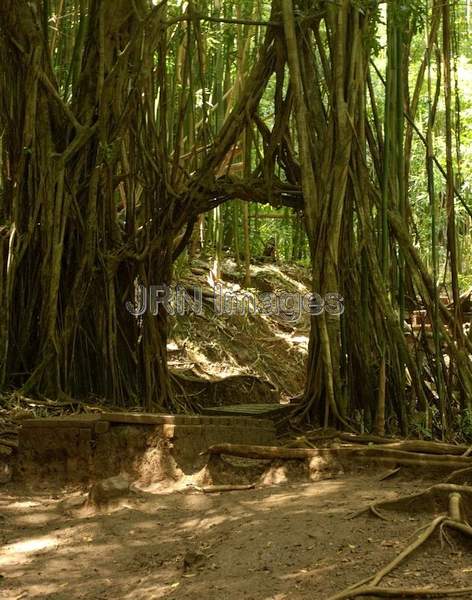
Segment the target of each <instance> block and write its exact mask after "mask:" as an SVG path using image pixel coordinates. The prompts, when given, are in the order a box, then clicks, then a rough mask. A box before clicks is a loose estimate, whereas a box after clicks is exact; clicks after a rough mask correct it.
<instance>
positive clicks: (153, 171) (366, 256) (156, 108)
mask: <svg viewBox="0 0 472 600" xmlns="http://www.w3.org/2000/svg"><path fill="white" fill-rule="evenodd" d="M384 7H385V3H379V2H377V1H375V0H357V1H355V2H354V0H339V1H338V2H332V1H331V0H319V1H312V0H299V1H297V2H294V0H273V2H272V4H271V6H270V11H269V7H268V6H267V3H264V2H246V3H244V5H242V7H236V8H235V10H236V11H237V13H236V15H234V14H233V13H232V12H230V13H228V5H227V3H222V2H220V1H219V0H214V1H213V2H206V1H203V0H202V1H199V2H194V1H190V2H187V3H185V4H184V5H182V6H181V3H173V2H166V1H165V0H164V1H162V2H151V1H149V0H133V1H130V0H114V1H113V2H111V1H109V0H102V1H100V0H31V1H29V2H27V1H26V0H3V2H2V5H1V6H0V58H1V62H0V86H1V89H0V121H1V124H2V142H1V143H2V158H1V168H2V172H1V192H2V196H1V206H0V226H1V229H0V275H1V276H0V309H1V312H2V317H3V318H2V321H1V323H0V363H1V372H0V376H1V384H2V385H3V386H4V387H12V386H15V387H22V388H23V389H24V390H26V391H29V392H32V393H33V392H34V393H39V394H43V395H49V396H53V397H58V398H61V397H64V396H83V395H85V394H95V395H99V396H105V397H108V398H112V399H113V400H114V401H116V402H120V403H122V404H123V405H132V404H140V403H144V404H145V406H146V407H147V408H148V409H157V408H163V407H165V408H166V409H178V408H180V407H177V406H176V405H175V403H174V401H173V398H172V391H171V385H170V381H169V374H168V370H167V359H166V334H167V323H166V315H165V312H163V311H160V312H159V314H158V315H157V317H156V316H153V315H150V314H145V315H143V317H142V318H140V319H136V318H133V317H132V316H131V315H130V314H129V312H128V311H127V310H126V308H125V302H126V300H129V299H130V298H133V296H134V293H135V290H136V286H137V284H142V285H144V286H149V285H154V284H158V285H159V284H165V283H170V282H171V280H172V267H173V263H174V261H175V260H176V258H177V257H178V255H179V254H180V253H181V252H183V251H184V250H185V248H186V246H187V244H188V242H189V240H190V238H191V235H192V229H193V226H194V224H195V222H196V220H197V219H198V216H199V215H200V214H202V213H204V212H205V211H209V210H212V209H214V208H217V207H218V206H219V205H221V204H222V203H223V202H226V201H228V200H231V199H239V200H244V201H254V202H267V203H270V204H274V205H286V206H288V207H291V208H295V209H297V210H303V214H304V220H305V228H306V232H307V237H308V241H309V248H310V256H311V265H312V285H313V291H314V292H316V293H317V294H320V295H321V296H323V297H325V296H326V294H329V293H338V294H341V295H342V296H343V298H344V300H343V304H344V307H345V311H344V314H343V315H342V316H341V317H333V316H330V315H329V314H328V313H327V312H326V311H325V312H322V313H321V314H320V315H316V316H313V318H312V328H311V336H310V347H309V359H308V365H307V383H306V390H305V397H304V401H303V402H302V404H301V405H300V407H299V409H298V417H299V418H307V419H310V420H312V421H317V422H319V423H320V424H322V425H323V424H324V425H328V424H334V425H336V426H344V427H347V428H354V427H355V423H354V420H353V417H354V415H355V414H358V413H362V414H363V415H364V419H365V420H366V422H368V423H369V424H370V425H371V426H372V427H374V428H376V429H377V430H378V431H379V432H380V433H383V431H384V428H385V421H386V417H388V416H390V415H393V416H395V418H396V420H397V421H398V423H399V424H400V427H401V428H402V429H403V430H404V431H405V430H406V429H407V427H408V414H409V411H410V410H412V409H414V410H421V411H425V412H427V411H428V410H430V409H431V406H432V405H434V404H437V405H438V407H439V408H441V409H442V410H443V413H442V414H443V415H444V419H443V431H444V432H446V431H447V429H448V427H449V425H450V422H451V419H452V413H453V411H454V410H456V409H457V408H460V407H465V406H467V405H468V403H469V402H470V397H471V396H470V394H471V391H472V390H471V386H472V380H471V376H472V372H471V362H470V358H469V353H470V352H471V341H470V339H469V338H468V337H466V336H465V335H464V333H463V329H462V326H461V315H460V303H459V302H458V299H459V296H458V286H457V273H456V271H457V268H456V266H457V265H456V261H457V256H456V252H455V233H454V224H455V213H454V207H455V204H456V202H457V200H458V195H457V192H458V190H457V189H456V186H455V174H454V166H453V159H452V151H453V150H452V147H453V140H452V138H451V137H450V136H449V137H448V138H447V139H448V142H447V153H446V154H447V161H446V162H447V164H446V167H445V168H441V169H440V170H441V173H442V175H443V176H444V181H445V189H446V193H447V203H448V213H447V219H448V257H449V265H450V272H451V276H452V289H453V296H454V299H455V300H456V304H455V310H454V311H452V312H451V311H450V310H448V309H447V308H446V307H445V306H444V305H443V304H442V303H441V302H440V298H439V292H438V289H437V260H436V259H437V257H436V259H435V260H436V262H435V263H434V264H433V267H434V268H433V272H432V273H431V272H430V269H428V268H426V266H425V264H424V263H423V261H422V259H421V258H420V254H419V252H418V250H417V248H415V246H414V245H413V243H412V241H411V235H410V231H411V227H412V216H411V208H410V193H409V185H408V182H409V174H410V167H411V165H410V163H411V152H412V140H413V138H415V140H416V139H418V140H419V143H420V144H421V145H422V146H421V147H422V148H423V151H424V164H425V169H426V171H427V173H428V181H429V184H430V185H429V192H430V201H431V205H432V206H433V209H434V206H435V203H436V196H437V191H436V190H435V189H434V182H435V180H436V179H437V172H438V169H439V167H441V165H438V164H436V162H437V161H436V162H435V159H434V151H433V150H434V149H433V147H432V134H431V133H432V129H433V127H434V126H435V104H437V101H438V100H437V99H438V96H439V95H441V94H442V95H443V96H444V103H445V107H446V115H449V121H448V125H447V126H448V127H449V128H451V119H452V116H451V115H452V108H451V106H452V90H451V72H452V65H451V62H450V57H451V44H452V42H451V31H450V26H451V22H452V19H451V15H450V13H449V7H448V6H446V5H442V4H441V3H439V2H438V1H437V0H435V1H434V2H433V4H432V6H431V8H430V10H429V12H428V14H427V17H426V24H425V23H422V24H421V23H420V22H419V16H418V10H417V9H416V3H408V5H407V6H406V5H405V6H404V5H399V4H398V3H396V2H387V8H386V10H385V15H383V13H382V11H384ZM231 8H234V7H231ZM242 8H244V10H242ZM382 16H385V17H386V20H387V65H386V69H385V74H382V73H380V72H379V71H378V69H377V67H376V65H375V62H374V61H373V57H374V54H375V52H376V51H377V49H378V48H377V33H378V27H379V26H380V25H379V24H380V22H381V21H382V18H381V17H382ZM208 24H211V26H212V28H213V29H212V31H214V34H215V36H216V38H217V40H218V43H219V45H216V46H215V45H214V46H213V47H210V46H209V42H208V39H207V38H208V37H209V36H203V35H202V27H203V26H204V25H205V26H207V25H208ZM223 25H224V27H225V29H224V31H222V30H221V27H222V26H223ZM420 26H421V27H423V29H424V30H425V31H426V33H427V36H426V37H427V43H426V45H425V49H424V58H423V60H422V63H421V68H420V69H419V72H418V74H417V81H416V84H415V85H414V86H413V88H412V89H409V82H408V65H409V53H410V51H411V43H412V39H413V36H414V35H415V33H416V31H417V30H418V28H419V27H420ZM228 31H233V32H235V31H237V32H238V33H237V34H236V33H233V34H232V35H231V37H228V36H227V35H226V33H225V32H228ZM225 36H226V37H225ZM246 42H247V43H246ZM438 54H439V59H438V58H437V55H438ZM436 60H439V62H440V63H441V65H442V70H443V71H444V89H442V88H441V84H439V86H437V89H436V90H435V89H429V93H430V106H429V120H428V126H427V130H426V132H421V131H419V130H418V128H417V127H416V125H415V120H416V117H417V110H418V99H419V97H420V95H421V94H424V91H425V87H427V86H426V79H427V81H428V84H429V88H431V77H428V78H426V73H427V71H428V69H430V68H431V64H432V63H433V62H435V61H436ZM438 77H439V75H438ZM263 97H265V98H266V99H267V98H270V102H271V103H272V105H273V114H272V115H271V118H270V119H269V120H267V119H265V120H264V119H263V118H262V117H261V114H260V111H259V104H260V101H261V98H263ZM415 136H416V137H415ZM237 146H242V147H243V149H244V152H243V156H244V160H243V161H244V169H243V173H242V175H234V174H232V173H231V171H230V169H226V168H225V165H228V164H230V163H231V161H232V156H233V153H235V149H236V147H237ZM442 175H441V176H442ZM435 177H436V179H435ZM433 213H434V210H433ZM434 235H436V234H435V233H433V238H432V239H433V244H434V243H435V238H434ZM418 299H421V302H422V303H423V305H424V306H425V308H426V310H427V312H428V314H429V316H430V319H431V322H432V323H434V344H433V347H431V346H429V345H427V346H426V347H425V348H423V349H422V352H421V356H420V357H419V353H418V354H416V353H415V352H414V351H412V350H411V348H409V347H408V345H407V341H406V339H405V334H404V319H405V310H406V307H407V305H408V303H409V302H411V301H415V302H416V301H417V300H418ZM444 349H445V352H444ZM445 357H447V360H446V358H445ZM426 372H427V374H428V377H430V376H431V377H432V380H433V384H434V390H435V391H434V395H431V393H430V391H431V390H430V388H427V387H426V385H425V378H426Z"/></svg>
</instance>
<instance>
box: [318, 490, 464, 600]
mask: <svg viewBox="0 0 472 600" xmlns="http://www.w3.org/2000/svg"><path fill="white" fill-rule="evenodd" d="M438 488H439V489H440V491H445V490H452V491H451V493H449V495H448V514H447V515H443V516H440V517H436V518H435V519H434V520H433V521H431V523H430V524H429V525H427V526H426V527H423V528H422V529H420V530H419V531H418V532H417V537H416V539H415V540H414V541H413V542H412V543H411V544H409V545H408V546H407V547H406V548H405V549H404V550H403V551H402V552H400V554H399V555H398V556H397V557H396V558H394V559H393V560H392V561H391V562H389V563H388V564H387V565H386V566H385V567H384V568H383V569H381V570H380V571H378V573H376V575H374V576H373V577H370V578H368V579H364V580H363V581H360V582H358V583H356V584H354V585H352V586H350V587H348V588H347V589H345V590H343V591H342V592H339V593H338V594H335V595H334V596H330V597H329V598H328V600H344V599H348V598H356V597H359V596H376V597H379V596H380V597H384V598H443V597H447V598H449V597H453V596H466V595H469V594H472V588H470V587H469V588H463V589H458V588H451V589H444V590H437V589H436V590H432V589H424V588H423V589H406V588H405V589H400V588H397V589H395V588H389V589H382V588H379V587H377V586H378V585H379V584H380V582H381V581H382V580H383V579H384V578H385V577H386V576H387V575H388V574H389V573H391V572H392V571H393V570H394V569H395V568H396V567H398V565H399V564H400V563H401V562H402V561H404V560H405V559H406V558H408V557H409V556H410V555H411V554H412V553H413V552H414V551H415V550H417V549H418V548H419V547H420V546H422V545H423V544H424V543H425V542H426V541H427V540H429V538H430V537H431V536H432V535H433V533H434V532H435V531H436V530H437V529H438V527H439V528H440V532H441V536H442V537H445V536H446V530H447V528H450V529H454V530H456V531H459V532H460V533H462V534H464V535H466V536H468V537H470V538H472V527H471V526H470V525H469V524H468V523H466V522H465V521H463V520H462V506H463V503H462V496H461V493H460V491H459V490H460V489H462V491H464V490H465V491H466V492H467V493H469V494H470V493H471V491H472V490H470V488H469V489H467V488H465V487H464V488H460V486H452V485H448V484H441V485H439V486H433V487H431V488H429V490H426V492H423V494H415V495H414V496H409V497H406V498H399V499H398V500H397V501H394V502H393V504H395V502H397V503H398V502H400V503H402V502H404V501H405V500H407V501H411V499H414V498H420V497H422V496H425V495H428V494H431V493H432V491H433V490H434V491H437V489H438ZM380 504H382V505H384V506H385V505H386V504H387V503H386V502H383V503H379V504H377V505H376V506H379V505H380ZM390 504H392V502H390ZM369 509H370V510H372V507H369V508H368V509H367V510H369Z"/></svg>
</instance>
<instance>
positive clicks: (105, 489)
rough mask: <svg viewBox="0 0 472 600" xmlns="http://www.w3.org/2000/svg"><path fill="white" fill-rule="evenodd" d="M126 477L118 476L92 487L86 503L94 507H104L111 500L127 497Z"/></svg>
mask: <svg viewBox="0 0 472 600" xmlns="http://www.w3.org/2000/svg"><path fill="white" fill-rule="evenodd" d="M130 484H131V482H130V480H129V477H128V475H126V474H123V473H122V474H120V475H116V476H115V477H109V478H108V479H103V480H102V481H99V482H97V483H95V484H94V485H92V487H91V488H90V491H89V493H88V503H89V504H93V505H94V506H104V505H106V504H108V503H110V502H111V501H112V500H118V499H119V498H122V497H124V496H127V495H128V493H129V488H130Z"/></svg>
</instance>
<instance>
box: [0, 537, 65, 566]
mask: <svg viewBox="0 0 472 600" xmlns="http://www.w3.org/2000/svg"><path fill="white" fill-rule="evenodd" d="M58 545H59V540H58V539H57V538H56V537H52V536H51V537H41V538H31V539H29V540H22V541H21V542H15V543H14V544H9V545H7V546H4V547H3V548H2V550H1V553H0V566H6V565H13V564H18V563H20V562H23V561H24V560H25V559H29V557H28V555H29V554H32V553H36V552H41V551H42V550H49V549H51V548H56V547H57V546H58Z"/></svg>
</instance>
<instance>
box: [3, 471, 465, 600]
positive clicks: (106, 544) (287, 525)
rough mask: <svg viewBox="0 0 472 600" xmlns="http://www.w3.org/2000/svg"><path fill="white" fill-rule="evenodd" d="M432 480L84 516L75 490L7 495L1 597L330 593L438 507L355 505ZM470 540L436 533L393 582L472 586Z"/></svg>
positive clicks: (339, 483)
mask: <svg viewBox="0 0 472 600" xmlns="http://www.w3.org/2000/svg"><path fill="white" fill-rule="evenodd" d="M423 487H425V484H424V483H423V484H421V485H420V484H419V483H418V482H416V483H413V484H412V483H411V482H384V483H382V484H379V482H378V476H376V477H375V478H367V477H356V478H354V477H346V478H339V479H335V480H329V481H321V482H318V483H310V484H296V485H295V484H291V485H284V486H277V487H270V488H262V489H257V490H250V491H243V492H231V493H224V494H216V495H204V494H201V493H198V492H195V491H191V492H188V491H186V492H176V491H174V492H173V493H163V492H162V491H160V492H159V491H158V490H154V492H153V493H149V492H148V493H143V494H140V495H136V496H134V497H132V498H130V500H129V501H127V503H126V505H125V506H122V507H121V508H120V509H118V510H115V511H114V512H109V513H102V514H94V515H90V516H87V517H85V516H77V514H74V511H71V510H70V509H69V511H68V510H67V508H65V507H64V501H65V500H66V503H67V502H70V501H71V495H68V496H67V495H64V496H61V497H59V496H50V495H39V494H36V495H27V494H25V493H24V492H22V491H21V490H15V488H13V487H12V488H10V489H5V488H3V493H2V495H1V496H0V527H1V529H0V542H1V549H0V598H2V599H6V598H7V599H19V598H27V599H29V598H48V599H51V600H52V599H54V600H73V599H79V598H80V599H85V598H86V599H90V600H99V599H108V598H109V599H111V598H114V599H115V598H120V599H121V598H123V599H128V598H129V599H133V600H135V599H139V600H147V599H151V598H179V599H180V598H182V599H192V600H203V599H204V600H240V599H242V598H245V599H250V600H286V599H287V600H288V599H290V600H297V599H305V598H306V599H308V598H310V599H316V600H323V599H324V598H327V597H328V596H329V595H330V593H333V592H335V591H337V590H341V589H343V588H344V587H345V586H346V585H348V584H351V583H354V582H356V581H358V580H359V579H361V578H363V577H365V576H368V575H370V574H373V573H374V572H375V571H376V570H378V569H379V568H380V567H381V566H382V565H383V564H385V563H386V562H387V561H388V560H390V559H392V558H393V557H394V556H395V555H396V554H397V553H398V551H399V550H400V549H401V548H402V547H403V546H404V544H405V542H406V539H407V537H408V536H409V535H411V534H412V533H413V532H414V531H415V530H416V529H417V528H418V527H419V526H421V525H423V524H424V523H426V522H428V521H430V520H431V518H432V517H431V515H425V514H421V515H407V514H399V513H392V514H391V517H392V519H391V520H390V521H388V522H384V521H380V520H377V519H375V518H374V517H371V516H368V515H363V516H360V517H358V518H356V519H354V520H346V515H348V514H349V513H351V512H352V511H356V510H358V509H359V508H361V507H363V506H365V504H367V503H369V502H371V501H373V500H377V499H383V498H389V497H395V496H396V495H398V494H402V493H409V492H413V491H416V490H418V489H422V488H423ZM471 549H472V548H471V547H470V545H469V547H466V545H465V544H464V543H462V542H460V541H456V544H455V547H454V550H453V549H451V547H449V546H447V547H445V548H443V549H441V548H440V545H439V541H437V542H435V543H434V544H432V545H429V546H428V547H427V548H426V549H425V551H420V552H419V553H418V555H416V556H414V557H413V558H412V559H411V560H410V561H408V562H406V563H405V564H404V565H403V566H402V567H401V568H400V569H398V570H397V571H396V572H395V573H394V577H393V576H392V577H390V578H388V579H387V580H386V582H385V585H395V586H398V585H409V586H422V585H433V586H435V585H436V586H438V587H444V586H466V585H469V586H470V585H472V553H471V552H470V550H471Z"/></svg>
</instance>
